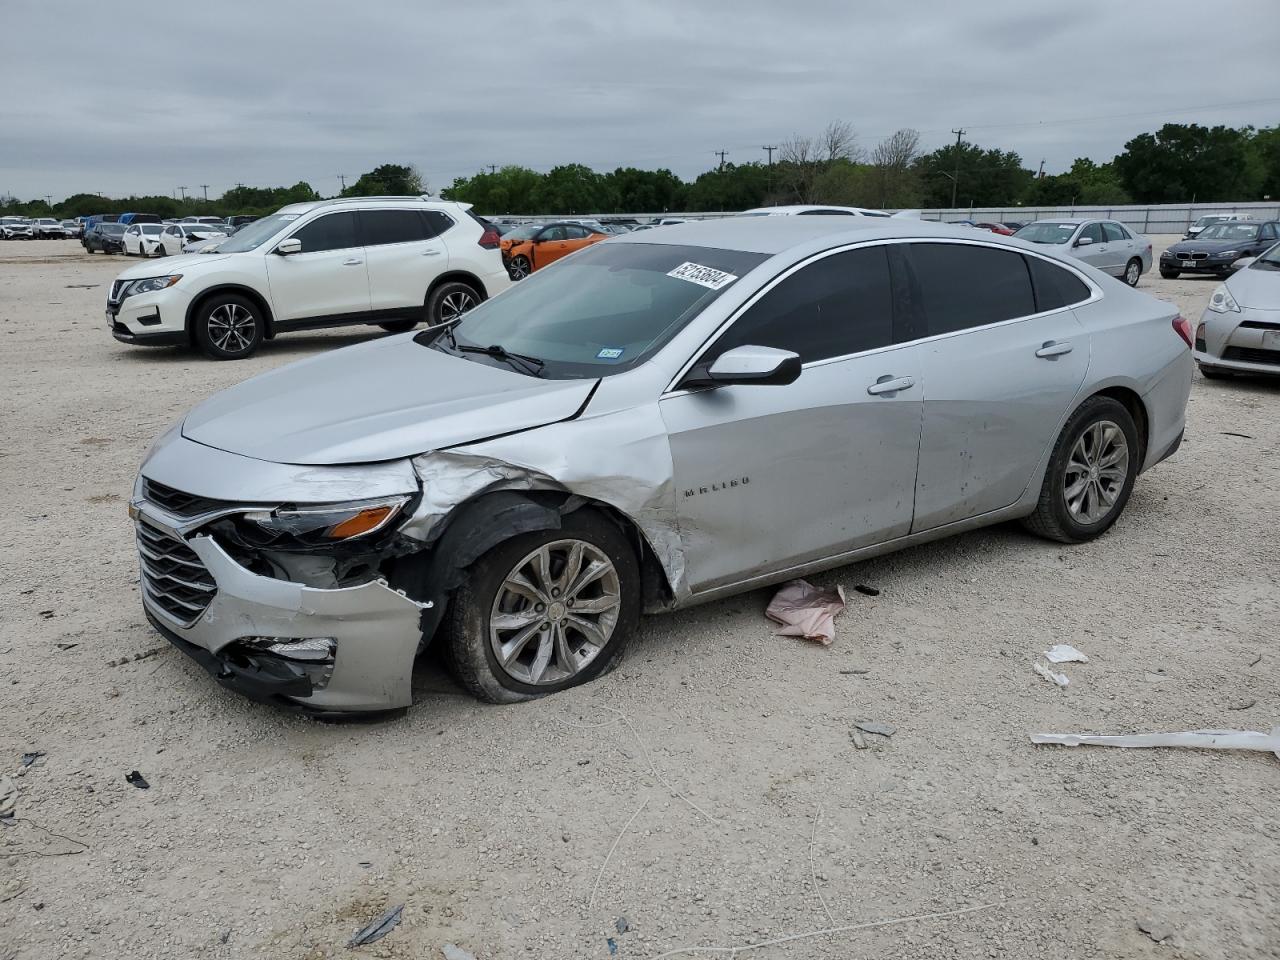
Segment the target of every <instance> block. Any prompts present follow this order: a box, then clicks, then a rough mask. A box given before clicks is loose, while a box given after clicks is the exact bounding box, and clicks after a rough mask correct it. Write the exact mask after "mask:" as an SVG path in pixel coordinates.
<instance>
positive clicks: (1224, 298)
mask: <svg viewBox="0 0 1280 960" xmlns="http://www.w3.org/2000/svg"><path fill="white" fill-rule="evenodd" d="M1209 309H1210V310H1212V311H1213V312H1214V313H1239V312H1240V304H1238V303H1236V298H1235V297H1233V296H1232V295H1231V291H1230V290H1228V289H1227V285H1226V284H1225V283H1224V284H1222V285H1221V286H1220V287H1218V289H1217V290H1215V291H1213V296H1211V297H1210V298H1209Z"/></svg>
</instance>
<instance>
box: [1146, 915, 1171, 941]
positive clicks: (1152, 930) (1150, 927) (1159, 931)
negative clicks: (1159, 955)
mask: <svg viewBox="0 0 1280 960" xmlns="http://www.w3.org/2000/svg"><path fill="white" fill-rule="evenodd" d="M1138 929H1139V930H1141V931H1142V932H1143V933H1145V934H1146V935H1147V936H1148V937H1150V938H1151V939H1152V940H1154V941H1155V942H1156V943H1163V942H1164V941H1166V940H1168V939H1169V938H1170V937H1171V936H1173V933H1172V931H1171V930H1169V928H1168V927H1164V926H1161V925H1159V924H1157V923H1156V922H1155V921H1153V920H1139V921H1138Z"/></svg>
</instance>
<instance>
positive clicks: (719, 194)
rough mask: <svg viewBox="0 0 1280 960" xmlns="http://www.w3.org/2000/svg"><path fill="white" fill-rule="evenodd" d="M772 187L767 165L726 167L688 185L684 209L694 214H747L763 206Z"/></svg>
mask: <svg viewBox="0 0 1280 960" xmlns="http://www.w3.org/2000/svg"><path fill="white" fill-rule="evenodd" d="M774 176H775V177H776V171H775V173H774ZM774 185H775V186H776V180H775V181H774ZM769 187H770V173H769V169H768V167H767V166H765V165H764V164H762V163H759V162H752V163H743V164H734V163H726V164H725V165H724V166H723V167H722V168H717V169H715V170H708V171H707V172H706V173H703V174H700V175H699V176H698V179H696V180H695V181H694V182H693V183H692V184H690V185H689V188H688V191H687V193H686V194H685V207H686V209H688V210H689V211H691V212H693V211H713V210H748V209H750V208H751V207H759V206H762V205H764V203H765V202H766V196H767V194H768V192H769Z"/></svg>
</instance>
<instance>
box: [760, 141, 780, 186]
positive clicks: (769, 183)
mask: <svg viewBox="0 0 1280 960" xmlns="http://www.w3.org/2000/svg"><path fill="white" fill-rule="evenodd" d="M760 149H761V150H763V151H765V153H767V154H769V175H768V179H766V181H765V184H766V186H767V189H768V191H769V193H770V194H772V193H773V151H775V150H777V149H778V148H777V147H776V146H773V147H761V148H760Z"/></svg>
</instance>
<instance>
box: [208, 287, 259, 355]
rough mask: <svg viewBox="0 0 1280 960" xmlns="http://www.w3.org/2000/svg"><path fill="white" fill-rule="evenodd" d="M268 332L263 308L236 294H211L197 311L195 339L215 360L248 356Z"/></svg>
mask: <svg viewBox="0 0 1280 960" xmlns="http://www.w3.org/2000/svg"><path fill="white" fill-rule="evenodd" d="M265 332H266V322H265V319H264V318H263V316H262V310H261V309H260V308H259V307H258V306H257V304H255V303H254V302H253V301H251V300H248V299H246V298H244V297H241V296H237V295H235V294H222V295H219V296H215V297H211V298H210V299H208V300H206V301H205V302H204V303H203V304H201V306H200V311H199V313H197V314H196V319H195V334H196V343H197V345H198V346H199V347H200V350H201V352H202V353H204V355H205V356H206V357H209V358H210V359H212V360H243V359H245V358H246V357H248V356H250V355H251V354H252V353H253V352H254V351H255V350H257V349H258V345H259V344H260V343H262V337H263V334H264V333H265Z"/></svg>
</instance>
